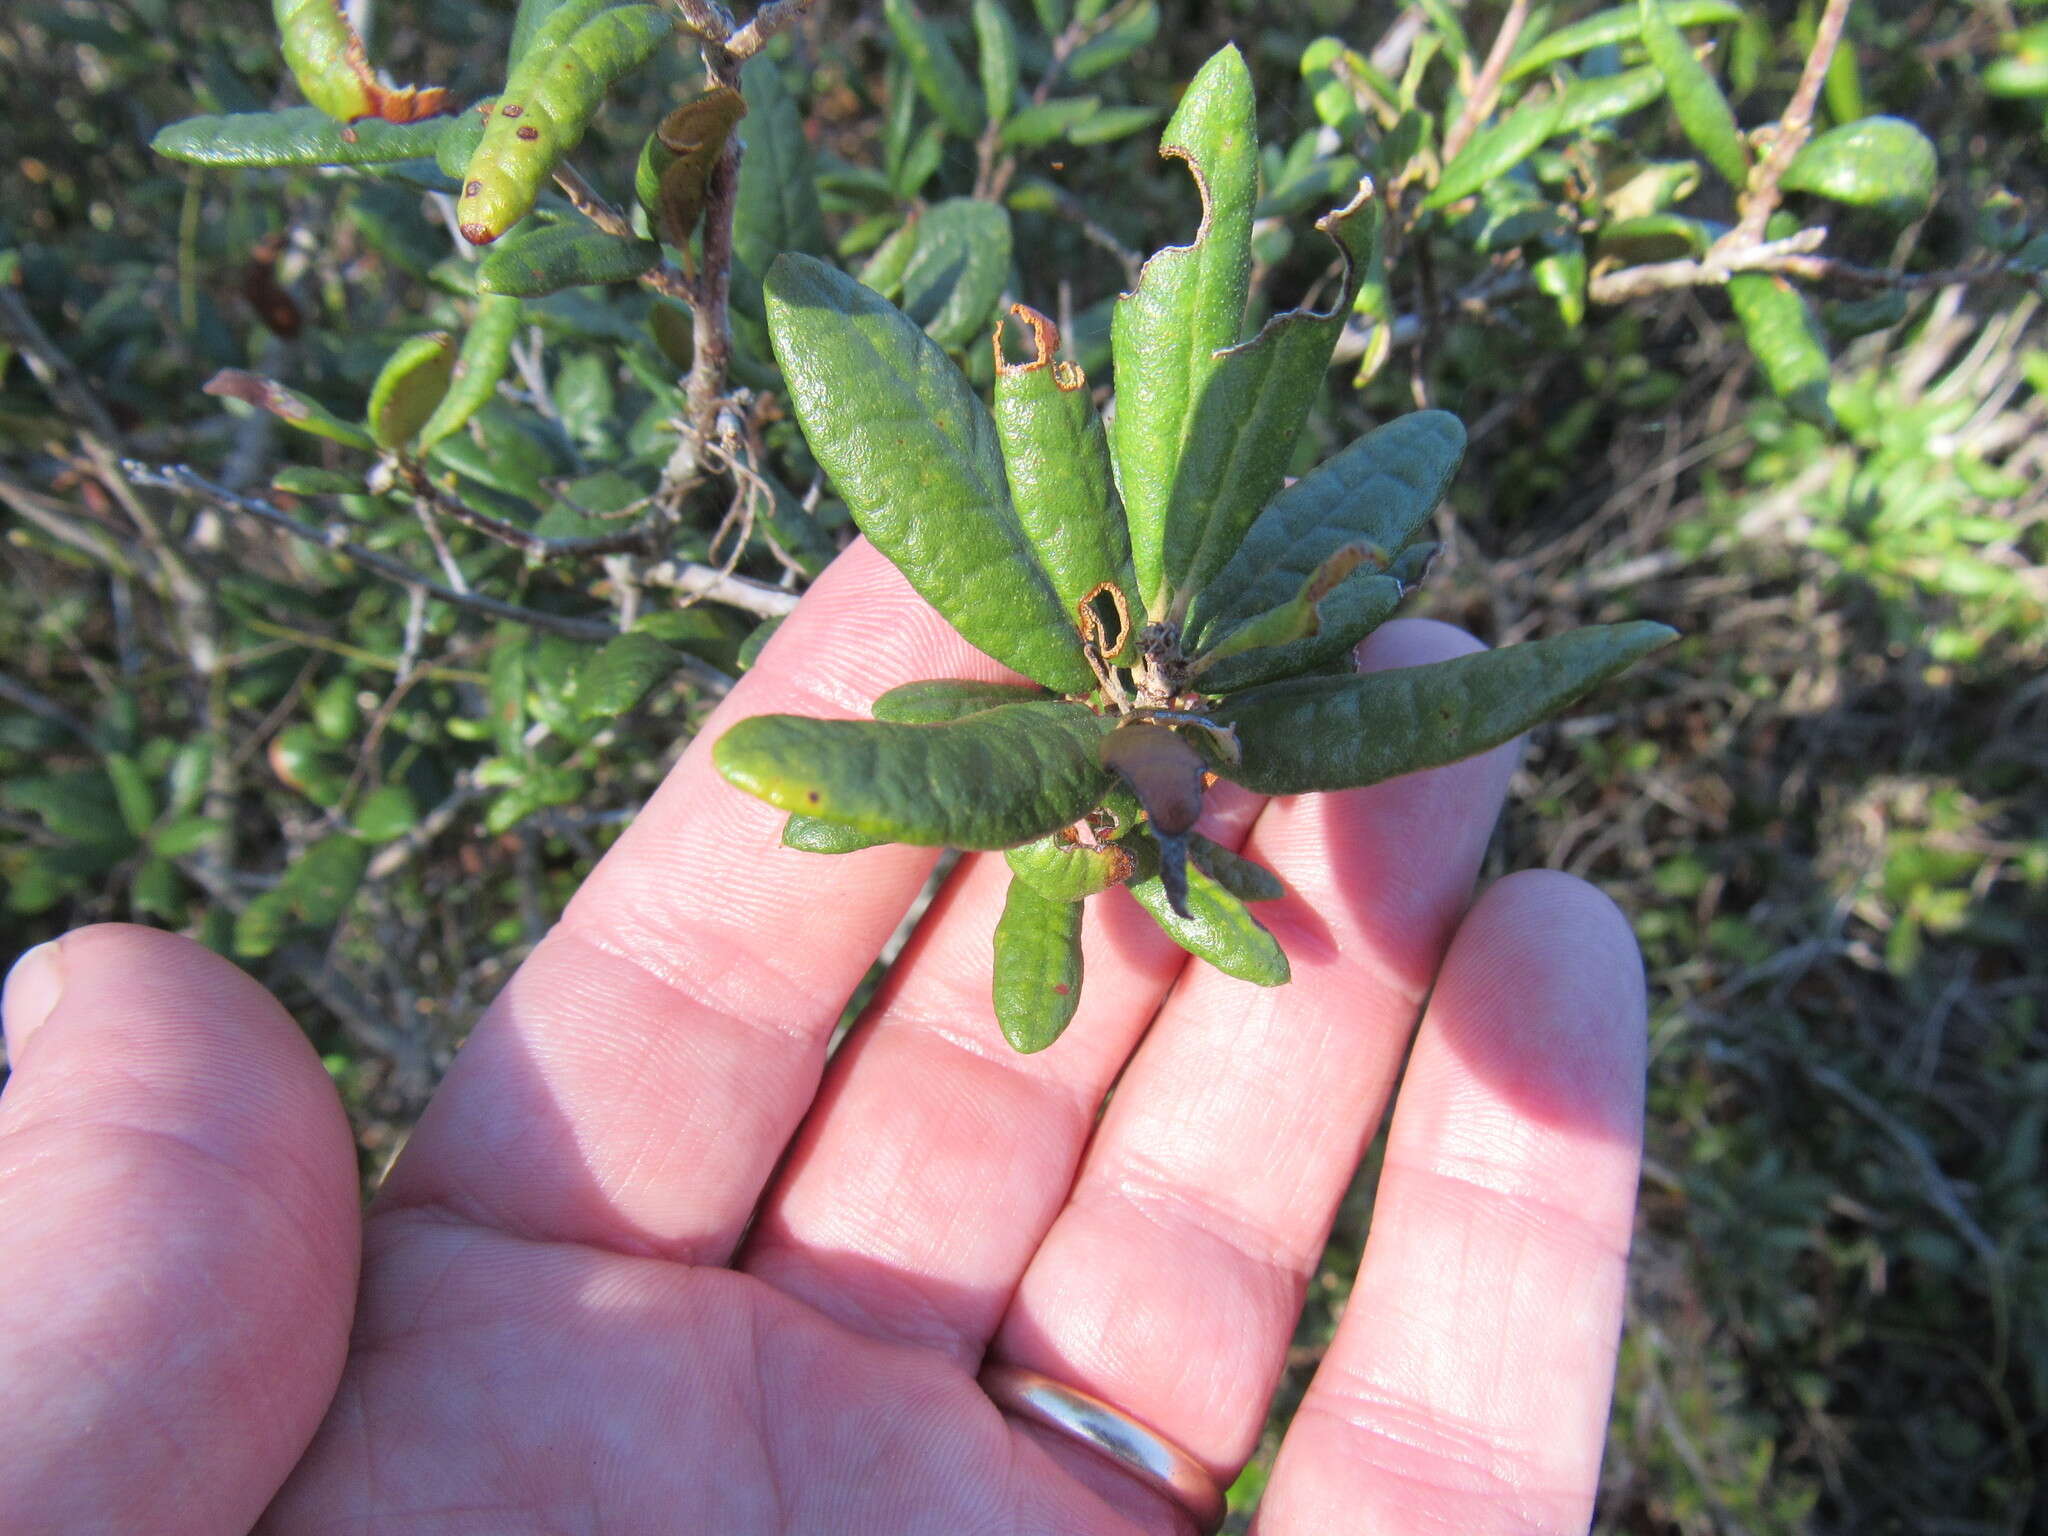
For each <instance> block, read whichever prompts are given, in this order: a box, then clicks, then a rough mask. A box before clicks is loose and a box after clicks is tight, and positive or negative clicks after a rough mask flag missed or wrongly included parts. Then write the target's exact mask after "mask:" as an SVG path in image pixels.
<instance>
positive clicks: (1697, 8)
mask: <svg viewBox="0 0 2048 1536" xmlns="http://www.w3.org/2000/svg"><path fill="white" fill-rule="evenodd" d="M1664 11H1665V14H1666V15H1667V16H1669V17H1670V19H1671V23H1672V25H1673V26H1678V27H1702V26H1713V25H1718V24H1719V23H1721V22H1728V21H1740V20H1741V19H1742V7H1741V6H1739V5H1736V4H1734V3H1733V0H1670V3H1668V4H1667V5H1666V6H1665V7H1664ZM1642 25H1643V19H1642V13H1641V12H1640V11H1639V10H1637V8H1636V7H1635V6H1633V5H1625V6H1617V7H1616V8H1615V9H1613V10H1611V11H1601V12H1599V13H1598V14H1597V15H1593V16H1588V17H1587V18H1586V19H1585V20H1583V21H1575V22H1573V23H1572V24H1571V25H1570V26H1568V27H1559V28H1558V29H1557V30H1556V31H1555V32H1549V33H1545V34H1544V35H1543V36H1541V37H1538V38H1535V39H1534V40H1533V41H1532V42H1531V43H1530V45H1529V46H1528V47H1527V48H1526V49H1524V50H1522V51H1521V52H1520V53H1517V54H1516V55H1515V59H1514V62H1513V63H1512V64H1510V65H1509V66H1508V71H1507V75H1506V77H1505V78H1506V79H1507V80H1519V79H1521V78H1522V77H1523V76H1524V75H1533V74H1534V73H1536V71H1537V70H1539V69H1547V68H1548V67H1549V66H1551V65H1552V64H1555V63H1557V62H1558V60H1560V59H1570V58H1576V57H1577V56H1578V55H1579V54H1582V53H1591V52H1592V51H1593V50H1594V49H1595V48H1611V47H1615V46H1617V45H1619V44H1622V43H1632V42H1634V41H1636V39H1637V38H1638V37H1640V36H1641V35H1642Z"/></svg>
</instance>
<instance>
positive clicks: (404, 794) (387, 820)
mask: <svg viewBox="0 0 2048 1536" xmlns="http://www.w3.org/2000/svg"><path fill="white" fill-rule="evenodd" d="M350 819H351V820H352V821H353V822H354V823H355V829H356V835H357V836H359V837H361V838H363V839H365V840H366V841H368V842H372V843H388V842H391V841H392V840H394V839H396V838H400V837H403V836H405V834H406V833H408V832H410V831H411V830H412V829H413V828H414V827H415V826H417V825H419V819H420V812H419V807H418V806H417V805H416V804H414V802H413V798H412V791H411V790H409V789H407V788H406V787H405V786H404V785H403V784H386V785H383V786H381V787H380V788H377V789H373V790H371V791H370V792H369V793H368V794H367V795H365V796H363V799H362V803H361V804H359V805H358V806H357V807H356V813H355V815H354V816H353V817H351V818H350Z"/></svg>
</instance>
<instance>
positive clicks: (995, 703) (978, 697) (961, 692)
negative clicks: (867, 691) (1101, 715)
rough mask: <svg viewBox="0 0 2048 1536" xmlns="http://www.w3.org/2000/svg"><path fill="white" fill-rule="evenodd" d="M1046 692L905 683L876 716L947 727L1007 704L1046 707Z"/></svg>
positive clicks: (943, 681)
mask: <svg viewBox="0 0 2048 1536" xmlns="http://www.w3.org/2000/svg"><path fill="white" fill-rule="evenodd" d="M1045 702H1047V700H1046V696H1045V690H1043V689H1042V688H1033V687H1031V686H1030V685H1029V684H1028V683H970V682H963V681H958V680H955V679H952V678H931V679H929V680H926V681H923V682H916V683H904V684H901V685H900V686H898V687H895V688H891V689H890V690H889V691H888V692H887V693H885V694H883V695H882V696H881V697H880V698H878V699H876V700H875V702H874V705H873V707H872V711H871V712H872V713H873V715H874V717H875V718H876V719H877V720H886V721H888V722H889V723H890V724H892V725H943V724H944V723H945V722H946V721H948V720H959V719H962V718H964V717H965V716H967V715H978V714H980V713H981V712H982V711H983V710H985V709H1000V708H1002V706H1003V705H1005V704H1043V703H1045Z"/></svg>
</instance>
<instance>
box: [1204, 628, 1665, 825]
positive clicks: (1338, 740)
mask: <svg viewBox="0 0 2048 1536" xmlns="http://www.w3.org/2000/svg"><path fill="white" fill-rule="evenodd" d="M1675 638H1676V635H1675V632H1674V631H1672V630H1671V629H1669V628H1667V627H1666V626H1664V625H1662V624H1653V623H1650V622H1648V621H1646V620H1638V621H1636V622H1634V623H1629V624H1609V625H1597V626H1593V627H1590V628H1586V629H1577V630H1573V631H1571V632H1570V633H1568V634H1563V635H1558V636H1556V637H1554V638H1552V639H1549V640H1533V641H1530V642H1528V643H1527V644H1523V645H1511V646H1507V647H1505V648H1503V649H1501V650H1497V651H1481V652H1478V653H1477V654H1475V655H1470V656H1459V657H1456V658H1454V659H1452V660H1450V661H1439V662H1432V663H1430V664H1428V665H1426V666H1420V667H1402V668H1398V669H1396V670H1393V671H1388V672H1374V673H1369V674H1366V675H1364V676H1356V677H1310V678H1298V679H1295V680H1293V681H1290V682H1283V683H1275V684H1272V685H1271V686H1269V687H1265V688H1259V689H1254V690H1252V691H1251V692H1248V693H1241V694H1235V695H1232V696H1231V697H1229V698H1226V699H1224V700H1223V701H1222V703H1221V704H1220V705H1218V706H1217V708H1216V709H1215V711H1214V712H1213V715H1214V718H1215V719H1216V721H1217V722H1218V723H1219V724H1224V725H1230V726H1234V727H1235V728H1236V730H1237V738H1238V744H1239V747H1240V749H1241V750H1242V752H1243V760H1242V761H1241V762H1240V763H1238V764H1237V765H1235V766H1230V765H1220V764H1219V765H1218V771H1219V772H1221V773H1222V774H1223V775H1224V776H1225V777H1226V778H1229V779H1232V780H1234V781H1235V782H1237V783H1239V784H1242V785H1244V786H1245V787H1246V788H1247V789H1252V790H1256V791H1258V792H1259V793H1261V794H1268V795H1299V794H1306V793H1309V792H1311V791H1314V790H1329V789H1355V788H1359V787H1361V786H1363V785H1367V784H1377V783H1380V782H1381V781H1382V780H1385V779H1393V778H1399V777H1400V776H1401V775H1402V774H1406V773H1414V772H1415V771H1417V770H1418V769H1422V768H1434V767H1438V766H1440V765H1441V764H1444V763H1454V762H1457V761H1459V760H1460V759H1462V758H1467V757H1471V756H1473V755H1474V754H1475V753H1479V752H1484V751H1486V750H1488V749H1489V748H1492V747H1496V746H1498V745H1500V743H1502V742H1504V741H1508V740H1510V739H1512V738H1513V737H1515V736H1518V735H1520V734H1521V733H1522V732H1523V731H1525V730H1527V729H1528V728H1529V727H1530V726H1532V725H1535V724H1536V723H1537V722H1538V721H1541V720H1545V719H1548V718H1549V717H1550V716H1551V715H1554V714H1556V713H1558V712H1559V711H1560V710H1562V709H1564V708H1566V707H1567V706H1568V705H1570V704H1571V703H1572V702H1573V701H1574V700H1576V699H1578V698H1579V697H1580V696H1581V695H1583V694H1585V693H1587V692H1588V691H1589V690H1591V689H1592V688H1594V687H1595V686H1597V685H1598V684H1600V683H1602V682H1604V681H1606V680H1607V679H1608V678H1610V677H1613V676H1614V675H1615V674H1616V673H1619V672H1621V671H1623V670H1624V669H1626V668H1627V667H1629V666H1631V665H1633V664H1634V663H1635V662H1637V661H1639V660H1641V659H1642V658H1643V657H1645V656H1647V655H1649V654H1650V653H1651V652H1652V651H1655V650H1657V649H1659V648H1660V647H1662V646H1665V645H1668V644H1669V643H1670V642H1671V641H1672V640H1673V639H1675Z"/></svg>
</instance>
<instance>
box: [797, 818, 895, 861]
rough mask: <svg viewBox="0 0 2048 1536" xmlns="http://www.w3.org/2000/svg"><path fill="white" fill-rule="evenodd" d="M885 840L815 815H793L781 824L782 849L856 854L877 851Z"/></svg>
mask: <svg viewBox="0 0 2048 1536" xmlns="http://www.w3.org/2000/svg"><path fill="white" fill-rule="evenodd" d="M888 841H889V839H888V838H886V837H869V836H868V835H867V833H865V832H856V831H855V830H854V829H853V828H852V827H849V826H844V825H842V824H840V823H839V822H836V821H826V820H824V819H823V818H822V817H818V816H803V815H792V816H791V817H790V818H789V820H787V821H785V822H784V823H783V824H782V846H783V847H785V848H795V849H797V850H799V851H800V852H803V853H858V852H860V850H861V849H863V848H879V847H881V846H882V844H884V843H886V842H888Z"/></svg>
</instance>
